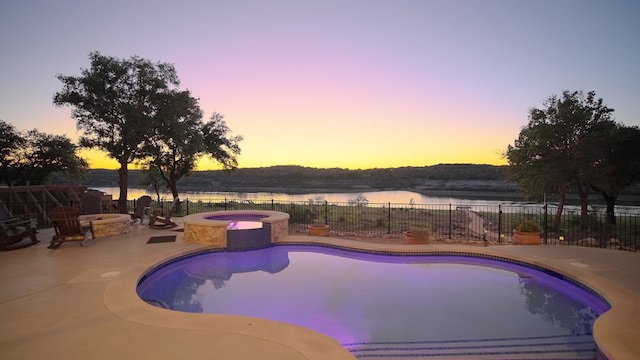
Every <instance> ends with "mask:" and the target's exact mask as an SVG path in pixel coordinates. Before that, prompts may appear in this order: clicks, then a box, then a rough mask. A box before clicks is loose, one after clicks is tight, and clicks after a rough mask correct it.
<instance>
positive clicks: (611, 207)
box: [601, 191, 618, 225]
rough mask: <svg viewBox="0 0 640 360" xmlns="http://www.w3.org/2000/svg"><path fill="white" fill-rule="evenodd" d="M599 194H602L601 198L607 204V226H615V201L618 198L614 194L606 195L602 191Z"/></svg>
mask: <svg viewBox="0 0 640 360" xmlns="http://www.w3.org/2000/svg"><path fill="white" fill-rule="evenodd" d="M601 194H602V197H603V198H604V201H606V202H607V224H609V225H615V224H616V213H615V208H616V200H617V199H618V196H616V195H614V194H608V193H606V192H604V191H603V192H601Z"/></svg>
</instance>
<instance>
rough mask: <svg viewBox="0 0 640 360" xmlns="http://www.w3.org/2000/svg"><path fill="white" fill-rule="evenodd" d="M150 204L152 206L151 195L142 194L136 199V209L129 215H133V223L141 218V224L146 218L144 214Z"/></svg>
mask: <svg viewBox="0 0 640 360" xmlns="http://www.w3.org/2000/svg"><path fill="white" fill-rule="evenodd" d="M150 206H151V196H149V195H143V196H140V197H139V198H138V200H137V201H136V211H134V212H132V213H129V215H131V223H132V224H133V223H135V222H136V221H138V219H140V224H142V221H143V220H144V215H145V214H146V213H147V211H148V210H149V207H150ZM149 216H150V215H149ZM149 221H151V220H149Z"/></svg>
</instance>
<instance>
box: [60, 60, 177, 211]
mask: <svg viewBox="0 0 640 360" xmlns="http://www.w3.org/2000/svg"><path fill="white" fill-rule="evenodd" d="M89 60H90V67H89V68H88V69H82V70H81V75H80V76H65V75H58V76H57V78H58V80H60V81H61V82H62V84H63V88H62V90H61V91H59V92H57V93H56V94H55V95H54V97H53V103H54V104H55V105H57V106H64V105H67V106H71V107H72V108H73V110H72V112H71V116H72V117H73V118H75V119H76V120H77V127H78V129H79V130H81V131H82V135H81V137H80V145H81V146H83V147H88V148H97V149H99V150H102V151H105V152H106V153H107V154H108V155H109V156H110V157H112V158H114V159H116V160H117V161H118V163H119V164H120V168H119V170H118V173H119V186H120V199H119V201H118V209H119V211H120V212H126V210H127V208H126V206H127V203H126V201H127V187H128V184H127V171H128V164H129V163H131V162H133V161H134V160H136V159H142V158H143V157H144V156H146V154H145V152H144V146H145V144H146V142H147V141H148V139H149V136H150V133H149V129H152V128H154V124H157V123H159V122H162V120H163V118H162V113H161V112H160V109H161V107H162V105H163V104H164V101H166V99H167V96H168V95H169V94H171V93H172V92H173V91H175V90H176V89H177V87H178V85H179V80H178V76H177V74H176V71H175V68H174V66H173V65H171V64H167V63H152V62H151V61H149V60H146V59H142V58H140V57H138V56H133V57H131V58H129V59H118V58H115V57H110V56H104V55H102V54H100V53H99V52H92V53H90V54H89Z"/></svg>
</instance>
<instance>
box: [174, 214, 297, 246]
mask: <svg viewBox="0 0 640 360" xmlns="http://www.w3.org/2000/svg"><path fill="white" fill-rule="evenodd" d="M183 221H184V239H185V241H188V242H192V243H197V244H205V245H211V246H213V247H218V248H224V249H229V250H247V249H258V248H262V247H266V246H269V245H270V244H271V243H273V242H275V241H277V240H278V239H280V238H282V237H284V236H286V235H287V234H288V233H289V214H287V213H283V212H279V211H261V210H234V211H213V212H206V213H197V214H192V215H188V216H185V217H184V218H183Z"/></svg>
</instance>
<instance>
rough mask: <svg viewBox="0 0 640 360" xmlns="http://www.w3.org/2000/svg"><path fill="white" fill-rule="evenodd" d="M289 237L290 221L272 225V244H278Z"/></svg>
mask: <svg viewBox="0 0 640 360" xmlns="http://www.w3.org/2000/svg"><path fill="white" fill-rule="evenodd" d="M287 235H289V220H288V219H287V220H284V221H278V222H273V223H271V242H278V240H280V239H284V238H285V237H287Z"/></svg>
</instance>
